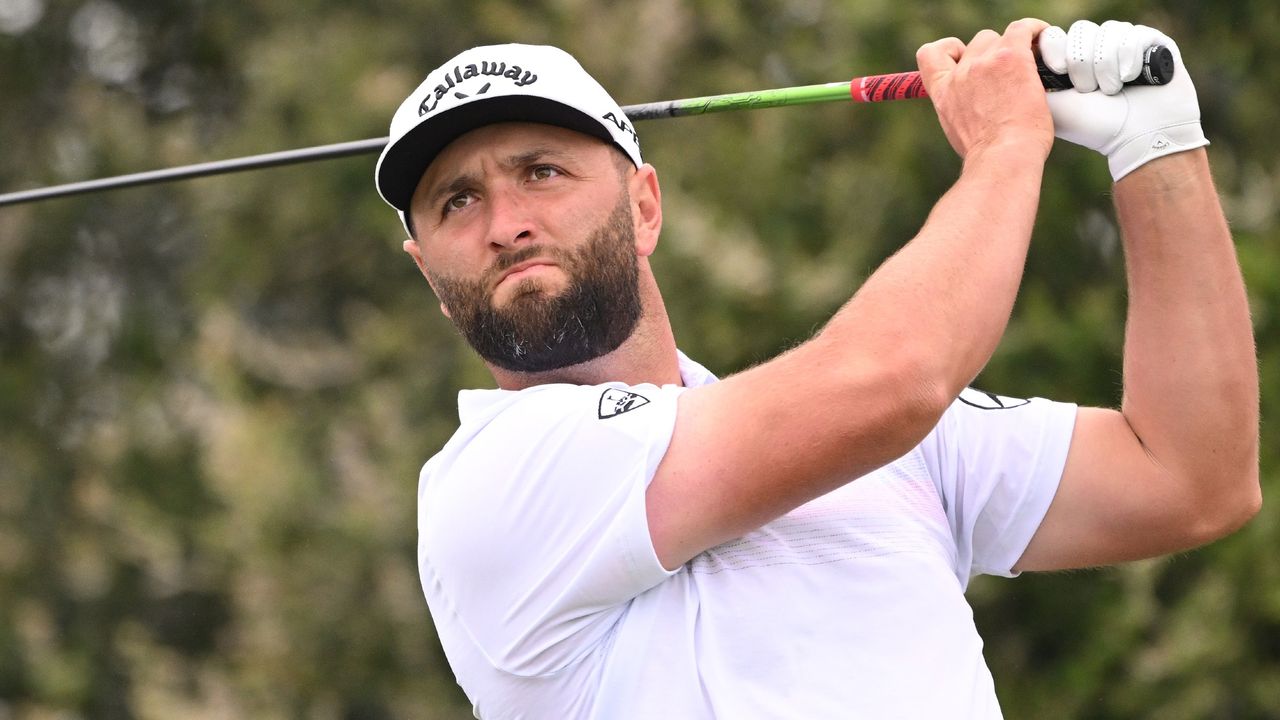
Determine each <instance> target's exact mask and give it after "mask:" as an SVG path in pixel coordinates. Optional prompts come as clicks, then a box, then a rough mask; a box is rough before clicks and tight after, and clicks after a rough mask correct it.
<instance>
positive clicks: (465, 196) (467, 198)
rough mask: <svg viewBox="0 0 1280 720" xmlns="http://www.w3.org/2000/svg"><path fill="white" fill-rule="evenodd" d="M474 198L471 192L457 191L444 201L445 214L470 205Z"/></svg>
mask: <svg viewBox="0 0 1280 720" xmlns="http://www.w3.org/2000/svg"><path fill="white" fill-rule="evenodd" d="M474 200H475V196H474V195H472V194H471V193H458V194H457V195H454V196H453V197H451V198H449V199H448V200H446V201H445V203H444V212H445V214H446V215H447V214H449V213H451V212H453V211H454V210H461V209H462V208H464V207H466V206H468V205H470V204H471V203H472V202H473V201H474Z"/></svg>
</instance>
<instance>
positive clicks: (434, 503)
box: [419, 384, 682, 675]
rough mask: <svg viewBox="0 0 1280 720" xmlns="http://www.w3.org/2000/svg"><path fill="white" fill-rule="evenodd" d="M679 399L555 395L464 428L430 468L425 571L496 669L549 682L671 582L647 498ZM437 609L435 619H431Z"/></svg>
mask: <svg viewBox="0 0 1280 720" xmlns="http://www.w3.org/2000/svg"><path fill="white" fill-rule="evenodd" d="M681 390H682V388H678V387H674V386H673V387H663V388H658V387H655V386H652V385H641V386H635V387H624V386H622V385H618V384H613V385H602V386H594V387H593V386H572V385H550V386H542V387H539V388H534V389H530V390H526V391H523V392H520V393H509V394H508V396H509V397H510V398H511V399H510V400H509V401H506V402H505V403H504V404H503V406H502V407H501V408H500V409H499V411H497V412H495V413H493V414H492V416H491V417H487V418H485V419H484V420H483V421H479V422H472V423H464V427H463V428H462V429H461V430H460V431H459V436H455V438H454V440H452V441H451V442H450V444H449V445H448V446H446V448H445V450H444V451H442V452H441V454H440V455H438V456H437V457H436V458H433V460H432V461H431V462H430V463H428V466H427V468H425V469H424V481H423V482H422V483H421V485H420V490H419V525H420V527H419V565H420V569H421V571H422V574H423V582H424V585H425V584H427V583H431V584H432V585H433V588H432V589H429V590H428V593H429V598H428V599H429V600H430V599H431V598H430V594H432V593H435V594H436V595H438V596H439V598H440V599H441V601H442V602H445V603H447V604H448V605H449V612H451V613H452V614H453V615H454V617H455V619H456V620H457V622H459V623H460V624H461V625H462V626H463V627H464V628H465V630H466V632H467V633H468V634H469V635H470V637H471V641H472V642H473V643H474V644H475V645H476V646H477V647H478V648H479V650H480V651H481V652H482V653H484V654H485V656H486V657H487V658H488V660H489V662H490V663H491V664H492V665H493V666H494V667H496V668H498V669H500V670H503V671H505V672H510V673H513V674H517V675H539V674H545V673H549V672H554V671H556V670H558V669H561V668H563V667H566V666H567V665H569V664H571V663H572V662H574V661H575V660H577V659H579V658H581V657H583V656H584V655H585V654H586V653H588V652H590V651H591V650H592V649H594V648H596V647H597V646H598V645H599V643H601V642H602V641H603V640H604V639H605V638H606V637H607V635H608V633H609V632H610V630H611V629H612V628H613V627H614V625H615V624H616V622H617V621H618V619H619V618H620V617H621V615H622V613H624V612H625V611H626V607H627V601H629V600H630V599H632V598H634V597H635V596H636V595H639V594H640V593H642V592H644V591H645V590H647V589H649V588H650V587H653V586H654V585H656V584H658V583H659V582H661V581H662V580H663V579H665V578H667V577H668V576H669V575H671V573H670V572H668V571H667V570H665V569H664V568H663V567H662V565H661V563H660V562H659V561H658V558H657V554H656V553H655V551H654V549H653V544H652V540H651V539H650V535H649V527H648V519H647V515H646V512H645V490H646V488H647V487H648V484H649V482H650V480H652V478H653V474H654V472H655V470H656V469H657V466H658V463H659V462H660V461H661V459H662V456H663V455H664V454H665V453H666V449H667V446H668V444H669V443H670V440H671V433H672V431H673V429H674V426H675V415H676V399H677V397H678V395H679V393H680V391H681ZM435 611H436V608H433V613H434V612H435Z"/></svg>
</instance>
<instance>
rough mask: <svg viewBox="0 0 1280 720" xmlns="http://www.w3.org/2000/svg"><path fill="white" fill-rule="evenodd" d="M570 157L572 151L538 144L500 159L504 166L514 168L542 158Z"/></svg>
mask: <svg viewBox="0 0 1280 720" xmlns="http://www.w3.org/2000/svg"><path fill="white" fill-rule="evenodd" d="M572 157H573V154H572V153H567V152H564V151H563V150H557V149H556V148H553V147H550V146H545V145H539V146H535V147H532V148H530V149H528V150H526V151H525V152H522V153H517V154H515V155H509V156H507V158H506V159H505V160H503V161H502V164H503V166H504V167H506V168H508V169H512V170H514V169H518V168H522V167H524V166H525V165H529V164H532V163H535V162H537V161H539V160H543V159H553V160H554V159H567V158H572Z"/></svg>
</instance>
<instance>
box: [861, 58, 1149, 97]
mask: <svg viewBox="0 0 1280 720" xmlns="http://www.w3.org/2000/svg"><path fill="white" fill-rule="evenodd" d="M1036 71H1037V72H1039V74H1040V84H1042V85H1044V89H1045V90H1050V91H1052V90H1066V89H1068V88H1070V87H1071V78H1070V76H1067V75H1059V74H1058V73H1055V72H1053V71H1052V70H1050V69H1049V68H1047V67H1045V66H1044V63H1043V62H1041V60H1040V58H1039V57H1036ZM1173 73H1174V62H1173V53H1172V52H1170V50H1169V48H1167V47H1165V46H1164V45H1153V46H1152V47H1149V48H1147V49H1146V51H1145V52H1144V53H1143V56H1142V70H1141V71H1140V72H1139V73H1138V77H1136V78H1134V79H1133V80H1130V81H1129V82H1127V83H1125V85H1164V84H1166V83H1168V82H1169V81H1170V80H1172V79H1173ZM849 95H850V97H852V98H853V101H854V102H884V101H886V100H910V99H911V98H921V97H928V96H929V93H927V92H926V91H925V89H924V80H923V79H921V77H920V73H919V72H918V71H914V70H913V71H911V72H902V73H890V74H888V75H868V76H867V77H858V78H854V79H853V80H851V81H850V82H849Z"/></svg>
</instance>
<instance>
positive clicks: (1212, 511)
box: [1195, 463, 1262, 545]
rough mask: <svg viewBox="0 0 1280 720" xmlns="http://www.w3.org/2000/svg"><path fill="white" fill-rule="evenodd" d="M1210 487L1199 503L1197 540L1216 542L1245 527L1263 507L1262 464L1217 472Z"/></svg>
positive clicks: (1199, 541) (1197, 541)
mask: <svg viewBox="0 0 1280 720" xmlns="http://www.w3.org/2000/svg"><path fill="white" fill-rule="evenodd" d="M1214 480H1215V482H1213V483H1212V486H1211V487H1213V488H1214V490H1216V492H1215V491H1210V493H1211V496H1210V497H1206V498H1204V499H1203V500H1202V502H1201V503H1200V504H1199V508H1198V512H1196V517H1197V519H1198V521H1199V522H1197V523H1196V526H1197V532H1196V535H1197V537H1196V538H1195V540H1196V544H1197V545H1200V544H1204V543H1209V542H1213V541H1214V540H1218V539H1220V538H1224V537H1226V536H1228V535H1231V534H1232V533H1234V532H1236V531H1237V530H1239V529H1240V528H1242V527H1244V526H1245V524H1247V523H1248V522H1249V521H1250V520H1251V519H1253V517H1254V516H1256V515H1257V514H1258V513H1259V512H1260V511H1261V510H1262V485H1261V483H1260V481H1259V474H1258V466H1257V464H1256V463H1255V464H1254V465H1253V466H1252V467H1251V468H1249V469H1247V470H1244V471H1241V472H1236V473H1233V474H1231V475H1224V474H1222V473H1219V474H1217V477H1216V478H1214Z"/></svg>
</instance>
